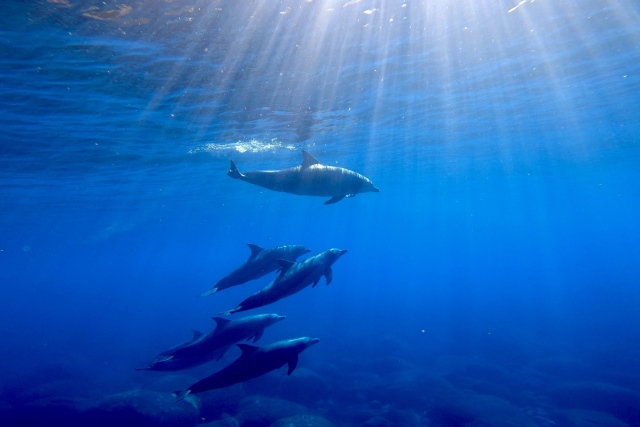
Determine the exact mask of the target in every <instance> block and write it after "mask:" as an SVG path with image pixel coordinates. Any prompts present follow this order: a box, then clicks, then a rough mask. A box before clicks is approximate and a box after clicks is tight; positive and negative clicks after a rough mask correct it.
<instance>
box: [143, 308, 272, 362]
mask: <svg viewBox="0 0 640 427" xmlns="http://www.w3.org/2000/svg"><path fill="white" fill-rule="evenodd" d="M212 319H213V320H214V321H215V322H216V328H215V329H214V330H213V331H212V332H210V333H208V334H206V335H205V334H202V333H200V332H198V331H194V335H193V339H192V340H191V341H188V342H186V343H182V344H179V345H177V346H175V347H172V348H170V349H169V350H167V351H164V352H162V353H160V354H159V355H158V356H157V357H156V358H155V360H154V361H153V362H152V363H151V365H149V366H148V367H146V368H137V369H138V370H148V371H178V370H181V369H187V368H192V367H194V366H198V365H202V364H203V363H206V362H209V361H211V360H220V359H221V358H222V356H224V354H225V352H226V351H227V350H228V349H229V348H231V346H233V345H234V344H236V343H239V342H241V341H244V340H251V339H253V342H256V341H258V340H259V339H260V338H261V337H262V335H263V334H264V330H265V329H266V328H268V327H269V326H271V325H273V324H274V323H276V322H279V321H280V320H284V319H285V316H280V315H277V314H257V315H253V316H246V317H243V318H240V319H233V320H229V319H224V318H222V317H213V318H212Z"/></svg>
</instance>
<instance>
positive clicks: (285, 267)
mask: <svg viewBox="0 0 640 427" xmlns="http://www.w3.org/2000/svg"><path fill="white" fill-rule="evenodd" d="M345 253H347V250H346V249H335V248H333V249H329V250H328V251H324V252H321V253H319V254H318V255H314V256H312V257H310V258H307V259H305V260H304V261H301V262H292V261H285V260H280V265H281V266H282V267H281V270H280V275H279V276H278V277H276V278H275V279H274V280H273V281H272V282H271V283H269V284H268V285H267V286H266V287H265V288H264V289H262V290H260V291H258V292H256V293H255V294H253V295H251V296H249V297H248V298H246V299H245V300H244V301H242V302H241V303H240V304H238V306H237V307H236V308H233V309H231V310H229V311H227V312H224V313H220V314H222V315H229V314H232V313H236V312H238V311H246V310H251V309H253V308H258V307H263V306H265V305H268V304H272V303H274V302H276V301H278V300H281V299H282V298H285V297H288V296H289V295H293V294H295V293H296V292H300V291H301V290H303V289H304V288H306V287H307V286H309V285H311V284H313V286H315V285H317V284H318V282H319V281H320V279H321V278H322V276H324V277H325V280H326V282H327V285H328V284H329V283H331V280H332V279H333V272H332V270H331V266H332V265H333V263H335V262H336V261H337V260H338V259H339V258H340V257H341V256H342V255H344V254H345Z"/></svg>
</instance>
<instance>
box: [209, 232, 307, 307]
mask: <svg viewBox="0 0 640 427" xmlns="http://www.w3.org/2000/svg"><path fill="white" fill-rule="evenodd" d="M248 246H249V249H250V250H251V255H250V256H249V258H248V259H247V260H246V261H245V262H244V263H243V264H242V265H241V266H240V267H238V268H236V269H235V270H233V271H232V272H231V273H229V274H228V275H226V276H225V277H223V278H222V279H220V280H219V281H218V283H216V284H215V285H214V287H213V288H212V289H210V290H208V291H207V292H204V293H202V294H201V295H200V296H201V297H206V296H208V295H211V294H214V293H216V292H218V291H221V290H223V289H227V288H230V287H232V286H237V285H241V284H243V283H246V282H248V281H250V280H255V279H259V278H260V277H262V276H264V275H266V274H268V273H271V272H272V271H276V270H277V269H278V268H280V264H279V263H278V260H279V259H286V260H289V261H295V260H296V259H297V258H298V257H299V256H301V255H303V254H306V253H308V252H310V250H309V249H307V248H305V247H304V246H300V245H284V246H278V247H276V248H269V249H265V248H263V247H260V246H258V245H253V244H251V243H250V244H249V245H248Z"/></svg>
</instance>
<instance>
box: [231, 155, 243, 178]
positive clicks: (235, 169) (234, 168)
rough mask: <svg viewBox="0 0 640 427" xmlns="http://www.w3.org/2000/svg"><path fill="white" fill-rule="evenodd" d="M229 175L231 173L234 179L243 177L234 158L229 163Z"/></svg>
mask: <svg viewBox="0 0 640 427" xmlns="http://www.w3.org/2000/svg"><path fill="white" fill-rule="evenodd" d="M227 175H229V176H230V177H231V178H233V179H240V178H242V174H241V173H240V171H239V170H238V167H237V166H236V164H235V163H234V162H233V160H231V163H230V164H229V171H228V172H227Z"/></svg>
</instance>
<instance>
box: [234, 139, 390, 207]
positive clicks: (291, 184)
mask: <svg viewBox="0 0 640 427" xmlns="http://www.w3.org/2000/svg"><path fill="white" fill-rule="evenodd" d="M227 175H229V176H230V177H231V178H234V179H239V180H241V181H245V182H248V183H250V184H255V185H259V186H260V187H264V188H268V189H269V190H274V191H281V192H284V193H291V194H298V195H303V196H324V197H331V198H330V199H329V200H327V201H326V202H324V204H325V205H329V204H332V203H337V202H339V201H340V200H342V199H344V198H345V197H353V196H355V195H356V194H358V193H368V192H376V193H377V192H379V191H380V190H379V189H378V188H376V186H375V185H373V182H371V181H370V180H369V178H367V177H365V176H362V175H360V174H359V173H356V172H354V171H351V170H349V169H345V168H340V167H337V166H326V165H323V164H322V163H320V162H319V161H318V160H316V159H315V158H314V157H313V156H312V155H311V154H309V153H308V152H306V151H304V150H303V151H302V164H300V165H298V166H295V167H292V168H288V169H282V170H275V171H255V172H245V173H240V171H238V168H237V167H236V164H235V163H234V162H233V160H231V166H229V172H227Z"/></svg>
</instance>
